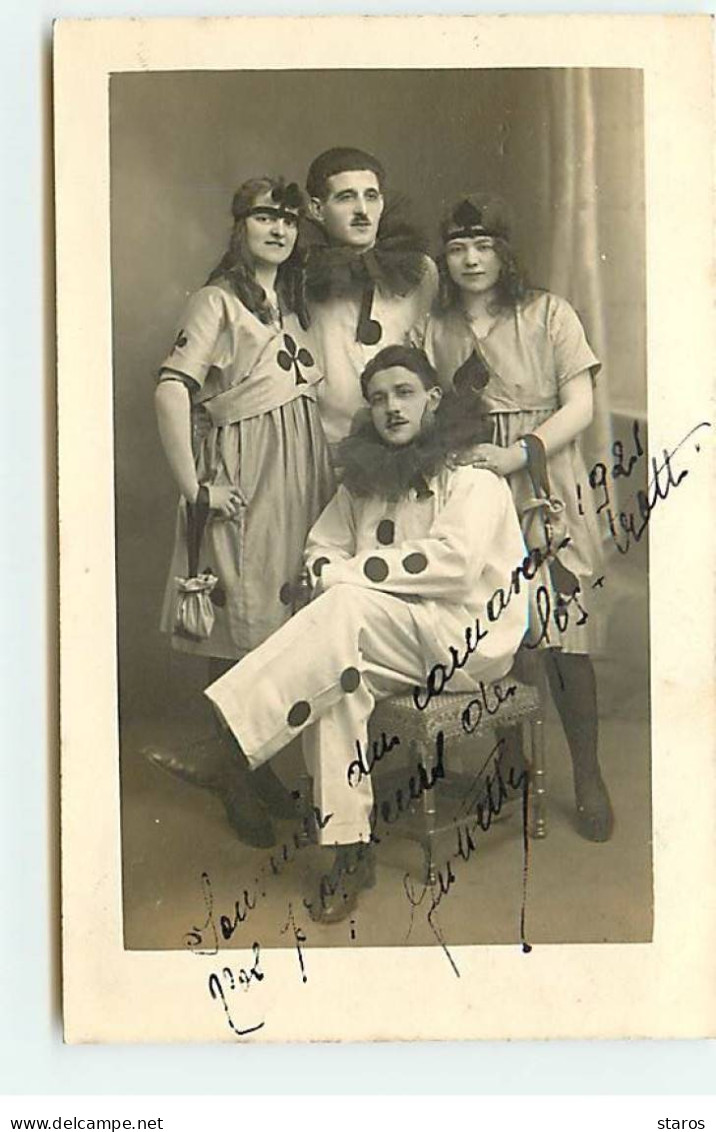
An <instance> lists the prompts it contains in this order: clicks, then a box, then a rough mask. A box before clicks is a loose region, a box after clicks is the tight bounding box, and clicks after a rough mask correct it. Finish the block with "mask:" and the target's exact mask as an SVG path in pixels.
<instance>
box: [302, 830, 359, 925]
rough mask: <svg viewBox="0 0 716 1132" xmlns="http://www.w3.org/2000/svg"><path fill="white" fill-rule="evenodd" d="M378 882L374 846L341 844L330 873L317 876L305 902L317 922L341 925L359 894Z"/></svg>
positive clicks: (352, 908)
mask: <svg viewBox="0 0 716 1132" xmlns="http://www.w3.org/2000/svg"><path fill="white" fill-rule="evenodd" d="M374 885H375V853H374V851H373V847H372V846H371V845H367V844H364V843H362V842H358V843H357V844H355V845H341V846H338V848H337V849H336V852H335V857H334V860H333V864H332V865H331V868H330V869H329V871H328V872H327V873H324V874H322V875H321V876H319V877H317V878H316V881H315V884H314V886H313V891H312V893H311V895H310V897H309V899H307V900H305V901H304V903H305V905H306V907H307V908H308V913H309V915H310V917H311V919H312V920H313V921H314V923H317V924H339V923H340V922H341V921H342V920H346V919H347V918H348V917H349V916H350V915H351V913H352V912H353V911H354V909H355V907H356V904H357V903H358V896H359V894H360V893H361V892H362V891H363V889H366V888H373V887H374Z"/></svg>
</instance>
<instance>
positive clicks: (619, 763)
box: [121, 559, 652, 950]
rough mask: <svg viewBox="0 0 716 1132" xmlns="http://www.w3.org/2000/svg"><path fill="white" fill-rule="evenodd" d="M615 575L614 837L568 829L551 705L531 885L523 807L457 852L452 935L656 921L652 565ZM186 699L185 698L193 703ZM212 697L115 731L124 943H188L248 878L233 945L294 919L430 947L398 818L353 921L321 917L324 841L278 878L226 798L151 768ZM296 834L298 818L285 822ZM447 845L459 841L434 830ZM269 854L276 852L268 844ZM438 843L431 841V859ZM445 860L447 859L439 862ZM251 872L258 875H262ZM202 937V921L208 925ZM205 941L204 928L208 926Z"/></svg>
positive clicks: (609, 730) (634, 934) (621, 938)
mask: <svg viewBox="0 0 716 1132" xmlns="http://www.w3.org/2000/svg"><path fill="white" fill-rule="evenodd" d="M607 578H608V606H605V609H606V608H608V626H609V631H608V641H607V646H608V647H607V654H606V656H605V657H604V658H602V659H600V660H599V661H598V662H597V673H598V681H599V696H600V720H601V723H600V727H601V730H600V759H601V763H602V768H603V772H604V777H605V779H606V781H607V783H608V785H609V790H610V793H611V796H612V801H613V804H614V810H615V814H616V827H615V832H614V836H613V838H612V840H611V841H609V842H607V843H605V844H593V843H591V842H588V841H585V840H583V839H582V838H581V837H580V836H579V835H578V834H577V832H576V830H575V828H574V801H573V794H572V782H571V767H570V760H569V755H568V752H567V748H566V744H565V741H564V738H563V735H562V732H561V728H560V725H559V722H558V720H557V719H556V716H555V715H554V712H553V710H552V709H551V708H550V709H549V710H548V712H547V723H546V748H547V761H548V802H547V821H548V835H547V837H546V838H544V839H543V840H539V841H538V840H532V841H530V842H529V850H528V862H527V865H528V867H527V874H526V875H527V883H526V889H525V888H523V866H524V848H523V837H522V821H521V812H520V807H519V805H517V806H515V807H514V808H513V812H512V813H511V814H510V815H509V816H507V817H505V818H503V819H501V820H500V821H498V822H496V823H495V824H494V825H493V826H492V827H491V828H490V829H489V831H488V832H487V833H485V834H484V835H483V836H482V838H481V840H480V844H479V848H478V850H477V852H476V853H475V854H473V856H472V857H471V858H470V860H469V861H467V862H464V861H457V862H456V863H455V864H454V866H453V867H454V872H455V876H456V880H455V883H454V884H453V885H452V887H451V889H450V892H449V893H448V894H447V895H445V896H444V897H443V899H442V900H441V901H440V906H439V909H438V912H437V916H436V921H437V926H438V928H439V930H440V932H441V933H442V936H443V938H444V940H445V941H446V943H448V944H455V945H457V944H469V943H472V944H479V943H502V944H511V943H512V944H514V943H519V942H520V939H521V913H522V909H523V898H524V901H525V903H524V911H525V921H524V925H525V932H524V935H525V938H526V939H527V940H529V942H530V943H532V944H548V943H578V942H581V943H586V942H613V943H616V942H638V941H644V940H648V939H650V937H651V929H652V887H651V886H652V871H651V866H652V859H651V809H650V743H649V719H648V617H647V610H648V602H647V587H646V569H645V562H644V561H638V560H636V559H628V560H623V561H617V562H612V563H610V564H609V570H608V572H607ZM185 706H186V705H185ZM203 711H204V709H203V707H200V706H199V705H197V706H196V708H195V707H194V705H191V712H189V713H188V714H187V712H186V711H176V712H174V714H171V713H169V712H168V713H167V716H166V718H165V719H164V720H162V721H160V720H157V719H156V718H155V719H151V720H148V719H146V718H136V719H123V721H122V723H123V726H122V732H121V760H122V828H123V865H124V876H123V881H124V912H125V944H126V946H127V947H128V948H139V949H170V950H176V949H181V948H183V947H185V946H186V940H187V934H188V933H189V932H190V931H191V929H192V928H194V927H201V925H202V924H203V923H204V921H205V920H206V916H207V911H206V903H205V896H206V889H205V887H204V886H203V882H202V874H206V875H208V877H209V878H210V882H211V891H212V897H213V901H214V905H213V906H214V913H215V920H216V921H217V922H218V918H219V916H220V915H222V914H224V915H229V916H230V917H231V918H233V917H234V915H235V902H236V901H237V900H238V901H239V904H240V905H241V904H242V903H243V897H242V894H243V891H244V889H245V888H246V889H248V890H249V891H253V890H256V892H257V899H256V906H255V907H254V908H253V909H252V910H251V912H250V914H249V915H248V916H247V918H246V919H245V920H244V921H243V922H242V923H241V924H240V925H239V926H238V927H237V929H236V931H235V932H234V934H233V936H232V938H231V941H230V943H228V944H225V946H230V947H238V948H243V949H246V948H250V947H251V944H252V943H253V941H254V940H257V941H260V943H261V946H262V947H285V946H290V945H292V941H291V940H289V932H288V929H287V924H288V922H289V917H290V916H291V915H293V918H294V922H295V923H296V924H297V925H298V926H299V927H300V928H301V929H302V931H303V932H304V934H305V936H306V946H315V947H346V946H353V947H355V946H365V947H378V946H392V945H395V946H405V945H408V946H410V945H421V946H425V945H429V944H435V945H436V946H437V945H438V944H437V939H436V936H435V934H434V933H433V931H432V930H431V927H430V924H429V922H428V918H427V912H428V909H429V906H430V894H429V893H426V894H425V898H424V899H423V900H422V901H421V902H420V904H419V905H418V906H417V907H413V906H412V904H411V902H410V901H409V899H408V897H407V895H406V880H405V878H406V876H407V877H410V878H412V881H411V882H407V883H408V884H410V883H412V893H413V899H415V898H416V896H417V895H419V894H420V892H421V891H422V889H421V886H420V883H421V882H420V879H419V878H420V875H421V870H422V856H421V852H420V848H419V846H418V845H417V844H416V843H415V842H413V841H411V840H408V839H406V838H405V837H403V836H401V834H400V828H399V827H396V829H394V830H393V831H391V834H390V836H388V837H385V838H384V839H383V841H382V842H381V844H380V846H379V847H378V850H377V854H378V856H377V860H378V877H377V884H376V887H375V888H374V889H371V890H370V891H367V892H365V893H363V894H362V895H361V898H360V901H359V904H358V907H357V909H356V911H355V913H354V915H353V916H352V918H350V919H349V920H346V921H344V922H343V923H341V924H336V925H332V926H319V925H316V924H314V923H313V922H312V921H311V920H310V919H309V917H308V914H307V912H306V911H305V908H303V905H302V900H301V896H302V892H303V890H304V883H305V878H306V876H307V875H308V873H310V871H311V869H312V867H313V866H314V865H315V858H316V854H317V852H318V850H316V848H315V847H313V846H308V847H306V848H303V849H301V850H300V851H299V852H297V853H295V855H294V859H293V860H292V861H291V863H290V864H287V865H286V867H285V868H284V869H282V871H281V873H280V875H278V876H275V875H273V873H272V870H271V867H270V863H269V857H270V854H271V851H270V850H254V849H251V848H248V847H247V846H244V845H242V844H241V843H240V842H239V841H237V839H236V837H235V835H234V834H233V832H232V830H231V828H230V827H229V825H228V823H227V822H226V819H225V817H224V812H223V809H222V807H221V804H220V803H219V801H218V800H217V799H216V798H215V797H214V796H212V795H210V794H208V793H206V792H205V791H200V790H196V789H193V788H191V787H188V786H186V785H184V784H182V783H180V782H175V781H174V780H172V779H170V778H169V777H168V776H166V775H164V774H162V772H160V771H158V770H156V769H154V768H153V767H151V766H149V765H148V764H147V763H146V762H145V761H144V759H143V758H142V756H141V754H140V751H141V748H142V747H143V746H144V745H145V744H146V743H148V742H149V741H155V740H157V739H161V740H162V741H164V742H167V743H170V744H171V743H173V744H175V745H177V746H181V745H182V744H183V743H185V742H186V741H187V738H189V737H190V736H191V734H192V733H193V732H194V733H197V734H198V733H199V732H200V731H202V730H203V729H204V722H203V718H207V719H208V715H207V716H206V717H203V716H202V713H203ZM277 767H278V769H279V770H280V773H282V775H283V776H284V777H285V778H286V780H287V781H288V782H289V784H292V780H293V776H294V775H295V773H296V771H297V769H298V759H297V757H296V755H295V753H294V754H291V753H289V754H288V755H286V756H284V755H281V756H279V762H278V764H277ZM277 825H278V829H279V833H280V837H281V840H283V839H284V838H285V839H286V840H287V841H288V842H290V840H291V832H292V828H291V825H290V824H288V823H277ZM440 847H443V848H444V854H445V855H447V854H449V853H451V851H452V849H453V847H454V838H452V837H451V836H450V835H448V834H445V835H444V838H443V839H441V841H440ZM273 852H274V854H275V853H276V850H274V851H273ZM439 855H440V852H439V851H438V856H439ZM438 863H439V862H438ZM257 882H258V883H257ZM205 934H206V933H205ZM206 938H207V940H208V935H206Z"/></svg>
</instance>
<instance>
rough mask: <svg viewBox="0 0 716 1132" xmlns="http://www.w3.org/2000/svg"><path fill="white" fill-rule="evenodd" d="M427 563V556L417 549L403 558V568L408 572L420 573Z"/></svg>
mask: <svg viewBox="0 0 716 1132" xmlns="http://www.w3.org/2000/svg"><path fill="white" fill-rule="evenodd" d="M427 564H428V560H427V558H426V557H425V555H424V554H422V553H421V552H420V551H419V550H416V551H415V553H414V554H409V555H408V557H407V558H404V559H403V569H404V570H407V572H408V573H409V574H422V572H423V570H424V569H425V568H426V566H427Z"/></svg>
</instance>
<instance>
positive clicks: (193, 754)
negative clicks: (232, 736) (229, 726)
mask: <svg viewBox="0 0 716 1132" xmlns="http://www.w3.org/2000/svg"><path fill="white" fill-rule="evenodd" d="M142 754H143V755H144V757H145V758H146V759H148V761H149V762H150V763H151V764H152V766H157V767H159V768H160V769H161V770H163V771H166V772H167V773H168V774H171V775H172V776H173V777H174V778H178V779H180V781H182V782H187V783H189V785H190V786H198V787H201V788H203V789H204V790H211V791H212V792H213V793H214V794H216V795H218V797H219V798H220V799H221V801H222V802H223V804H224V809H225V810H226V816H227V818H228V819H229V825H230V826H231V827H232V829H233V830H234V832H235V834H236V836H237V837H238V838H239V840H240V841H243V842H244V843H245V844H246V845H252V846H253V847H254V848H256V849H271V848H273V846H274V845H275V844H276V833H275V830H274V827H273V824H272V822H271V818H270V817H269V815H268V814H267V812H266V809H265V807H264V805H263V802H262V801H261V798H260V797H259V795H258V794H257V792H256V790H255V789H254V787H253V784H252V778H253V775H252V774H251V772H250V771H249V768H248V765H247V763H246V760H245V759H244V757H243V755H242V754H241V752H240V751H238V750H237V751H234V750H232V749H231V748H230V747H229V746H228V744H227V738H226V736H225V735H223V734H222V735H213V736H211V737H210V738H209V739H203V740H200V741H199V742H197V743H192V744H191V745H190V746H187V747H185V748H184V750H183V751H179V752H176V751H169V750H167V749H165V748H162V747H145V748H144V750H143V751H142Z"/></svg>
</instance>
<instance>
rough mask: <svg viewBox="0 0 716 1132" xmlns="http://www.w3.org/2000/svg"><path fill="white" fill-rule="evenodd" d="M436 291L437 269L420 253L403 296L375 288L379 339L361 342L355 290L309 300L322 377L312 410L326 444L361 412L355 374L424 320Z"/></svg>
mask: <svg viewBox="0 0 716 1132" xmlns="http://www.w3.org/2000/svg"><path fill="white" fill-rule="evenodd" d="M436 290H437V269H436V267H435V264H434V263H433V261H432V260H431V259H430V258H429V257H428V256H425V263H424V273H423V277H422V279H421V280H420V282H419V284H418V286H417V287H414V288H413V290H412V291H409V292H408V293H407V294H406V295H393V294H388V293H387V292H385V291H383V290H381V289H380V288H378V287H376V290H375V295H374V298H373V305H372V310H371V318H372V319H373V320H374V321H376V322H378V323H379V324H380V327H381V335H380V338H379V340H378V341H377V342H376V343H375V344H373V345H370V346H368V345H365V344H364V343H362V342H359V341H358V340H357V337H356V332H357V329H358V320H359V315H360V303H361V293H360V291H359V290H356V294H355V295H342V296H339V297H336V298H331V299H327V300H326V301H325V302H320V303H318V302H317V303H312V304H311V330H312V332H313V334H314V336H315V338H316V340H317V342H318V343H319V347H320V351H321V355H322V358H323V365H324V371H325V375H326V380H325V381H324V382H323V383H322V384H321V385H320V386H319V388H318V408H319V411H320V414H321V421H322V424H323V430H324V432H325V434H326V439H327V440H328V442H329V444H331V445H335V444H337V443H338V442H339V441H341V440H343V439H344V438H345V437H346V436H348V434H349V432H350V431H351V426H352V425H353V423H354V421H355V419H356V414H362V413H364V412H365V409H366V405H365V401H364V400H363V394H362V392H361V387H360V375H361V374H362V372H363V370H364V369H365V367H366V365H367V364H368V362H369V361H370V360H371V358H372V357H374V356H375V354H377V353H378V351H379V350H382V349H383V348H384V347H385V346H393V345H399V344H400V343H403V342H406V343H407V342H409V340H410V334H411V331H412V330H413V328H414V327H415V326H417V325H418V324H420V323H422V322H424V320H425V316H426V315H427V313H428V311H429V310H430V307H431V306H432V303H433V299H434V298H435V292H436Z"/></svg>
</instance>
